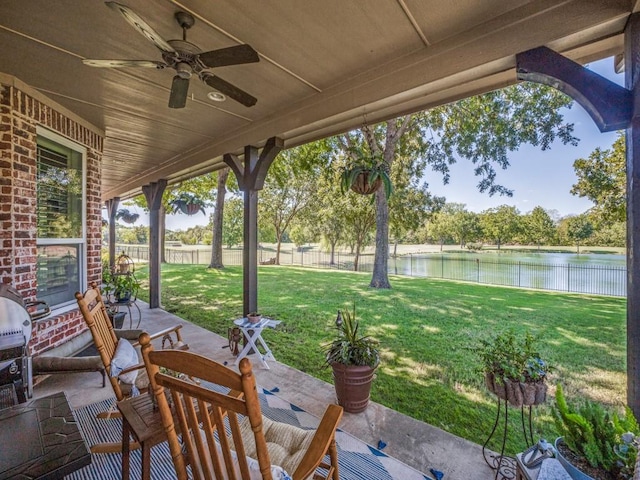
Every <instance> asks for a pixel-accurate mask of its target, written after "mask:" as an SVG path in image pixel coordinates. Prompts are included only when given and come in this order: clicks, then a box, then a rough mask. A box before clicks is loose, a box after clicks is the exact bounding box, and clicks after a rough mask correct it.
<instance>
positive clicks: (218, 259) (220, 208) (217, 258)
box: [209, 167, 230, 268]
mask: <svg viewBox="0 0 640 480" xmlns="http://www.w3.org/2000/svg"><path fill="white" fill-rule="evenodd" d="M229 171H230V170H229V167H226V168H223V169H222V170H220V171H219V172H218V189H217V191H216V209H215V211H214V212H213V239H212V241H211V262H210V263H209V268H224V264H223V263H222V221H223V219H224V200H225V195H226V193H227V189H226V188H225V186H226V184H227V178H228V177H229Z"/></svg>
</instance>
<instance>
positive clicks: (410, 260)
mask: <svg viewBox="0 0 640 480" xmlns="http://www.w3.org/2000/svg"><path fill="white" fill-rule="evenodd" d="M409 276H410V277H413V253H410V254H409Z"/></svg>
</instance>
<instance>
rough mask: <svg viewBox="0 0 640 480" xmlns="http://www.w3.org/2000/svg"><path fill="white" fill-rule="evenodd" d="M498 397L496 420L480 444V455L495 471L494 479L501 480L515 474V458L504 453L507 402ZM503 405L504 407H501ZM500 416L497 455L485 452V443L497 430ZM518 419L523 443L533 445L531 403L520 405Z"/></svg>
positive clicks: (506, 429)
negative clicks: (498, 451) (500, 440)
mask: <svg viewBox="0 0 640 480" xmlns="http://www.w3.org/2000/svg"><path fill="white" fill-rule="evenodd" d="M496 398H497V399H498V409H497V412H496V421H495V422H494V424H493V429H492V430H491V433H490V434H489V437H488V438H487V440H486V441H485V442H484V444H483V445H482V455H483V457H484V461H485V462H486V463H487V465H489V466H490V467H491V468H492V469H494V470H495V471H496V475H495V477H494V480H502V479H506V480H509V479H512V478H515V476H516V459H515V458H514V457H510V456H508V455H505V454H504V447H505V445H506V443H507V434H508V432H509V404H508V402H507V401H506V400H502V399H501V398H500V397H497V396H496ZM503 405H504V408H503ZM500 417H502V419H503V426H502V447H501V449H500V453H499V454H498V455H494V454H493V453H489V452H487V448H486V447H487V445H488V444H489V442H490V441H491V439H492V438H493V436H494V434H496V430H498V424H499V423H500ZM520 419H521V425H522V435H523V437H524V440H525V443H526V444H527V445H533V428H532V422H531V405H529V406H525V405H523V406H522V407H520Z"/></svg>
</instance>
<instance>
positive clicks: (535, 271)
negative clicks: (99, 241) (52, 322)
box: [117, 245, 627, 297]
mask: <svg viewBox="0 0 640 480" xmlns="http://www.w3.org/2000/svg"><path fill="white" fill-rule="evenodd" d="M117 251H118V252H125V253H126V254H127V255H129V256H130V257H132V258H134V259H137V260H139V261H148V259H149V249H148V247H147V246H145V245H118V247H117ZM222 256H223V263H224V264H225V265H242V250H239V249H223V255H222ZM275 257H276V253H275V251H274V250H273V249H262V248H261V249H259V251H258V261H259V262H260V263H262V264H269V263H271V262H272V261H273V260H275ZM165 259H166V261H167V262H168V263H182V264H209V262H210V260H211V251H210V250H207V249H198V248H192V247H189V246H183V247H169V248H166V249H165ZM373 261H374V255H373V254H372V253H366V254H361V255H360V256H359V258H358V271H360V272H372V271H373ZM388 261H389V264H388V268H389V273H390V274H394V275H407V276H412V277H432V278H443V279H449V280H460V281H465V282H475V283H482V284H487V285H503V286H512V287H520V288H533V289H539V290H554V291H564V292H571V293H587V294H593V295H607V296H617V297H624V296H626V294H627V269H626V267H624V266H615V265H593V264H572V263H565V264H552V263H549V264H547V263H533V262H523V261H509V260H496V259H493V258H490V259H483V258H482V255H479V256H472V255H469V258H465V257H457V256H454V255H447V254H431V255H429V254H408V255H398V256H395V257H390V258H389V260H388ZM280 265H299V266H304V267H311V268H329V269H336V270H347V271H349V270H350V271H352V270H354V265H355V255H354V254H352V253H348V252H335V254H334V255H333V258H332V257H331V255H330V254H329V253H327V252H322V251H319V250H316V249H313V250H307V249H304V248H303V249H295V248H294V249H286V250H281V251H280Z"/></svg>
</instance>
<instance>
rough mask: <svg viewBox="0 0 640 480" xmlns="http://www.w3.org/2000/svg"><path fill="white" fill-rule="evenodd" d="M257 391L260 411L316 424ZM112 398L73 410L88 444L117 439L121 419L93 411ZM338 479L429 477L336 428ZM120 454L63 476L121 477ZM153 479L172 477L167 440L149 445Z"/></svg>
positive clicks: (136, 455) (97, 458)
mask: <svg viewBox="0 0 640 480" xmlns="http://www.w3.org/2000/svg"><path fill="white" fill-rule="evenodd" d="M262 392H263V393H261V394H260V403H261V408H262V413H263V414H264V415H265V416H266V417H268V418H270V419H272V420H276V421H279V422H285V423H289V424H291V425H295V426H297V427H301V428H315V427H316V426H317V425H318V422H319V419H318V418H317V417H314V416H313V415H310V414H308V413H307V412H305V411H304V410H302V409H301V408H299V407H296V406H295V405H293V404H291V403H289V402H286V401H284V400H282V399H281V398H279V397H278V396H276V395H274V394H273V393H271V392H269V391H266V390H263V391H262ZM114 402H115V399H111V400H104V401H102V402H98V403H94V404H92V405H88V406H86V407H83V408H80V409H78V410H75V411H74V414H75V416H76V418H77V420H78V423H79V424H80V426H81V428H82V432H83V434H84V436H85V439H86V441H87V443H88V444H89V445H93V444H95V443H99V442H105V441H106V442H119V441H120V439H121V435H122V423H121V422H122V421H121V420H120V419H118V418H113V419H109V420H100V419H97V418H96V414H97V413H99V412H103V411H105V410H107V409H108V408H109V407H110V406H112V405H113V404H114ZM336 443H337V445H338V460H339V465H340V478H341V480H432V479H431V477H429V476H427V475H425V474H423V473H420V472H418V471H417V470H415V469H413V468H411V467H409V466H408V465H405V464H404V463H402V462H400V461H398V460H396V459H394V458H392V457H390V456H388V455H386V454H385V453H384V452H381V451H380V450H378V449H376V448H373V447H371V446H370V445H367V444H366V443H364V442H362V441H360V440H358V439H357V438H355V437H353V436H352V435H349V434H348V433H345V432H343V431H341V430H338V432H337V434H336ZM120 462H121V455H120V454H94V455H92V458H91V465H88V466H87V467H85V468H83V469H81V470H78V471H77V472H74V473H73V474H71V475H69V476H67V477H65V478H66V479H68V480H96V479H101V480H102V479H119V478H121V463H120ZM151 465H152V473H151V478H152V480H165V479H166V480H171V479H174V478H175V471H174V469H173V464H172V463H171V457H170V456H169V448H168V446H167V444H166V443H163V444H160V445H156V446H155V447H153V448H152V449H151ZM140 467H141V451H140V450H135V451H133V452H131V478H141V475H142V472H141V468H140Z"/></svg>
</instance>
